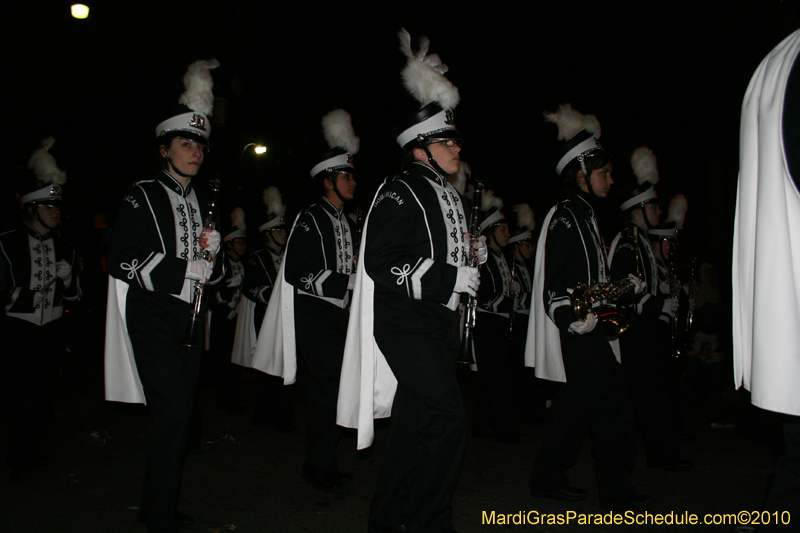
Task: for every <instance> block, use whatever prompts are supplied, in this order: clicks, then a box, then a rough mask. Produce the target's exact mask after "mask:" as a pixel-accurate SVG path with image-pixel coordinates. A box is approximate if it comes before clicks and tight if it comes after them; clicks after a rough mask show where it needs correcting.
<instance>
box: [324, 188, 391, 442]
mask: <svg viewBox="0 0 800 533" xmlns="http://www.w3.org/2000/svg"><path fill="white" fill-rule="evenodd" d="M378 191H380V187H379V188H378ZM376 197H377V193H376ZM372 204H373V205H374V204H375V199H373V200H372ZM371 212H372V210H371V209H370V213H371ZM368 228H369V214H367V218H366V221H365V222H364V230H363V234H362V236H361V246H360V248H359V252H358V256H359V257H360V258H362V260H361V268H358V270H357V272H356V283H355V290H354V292H353V300H352V304H351V307H350V321H349V323H348V325H347V341H346V343H345V348H344V360H343V361H342V377H341V380H340V382H339V402H338V405H337V409H336V423H337V424H339V425H340V426H344V427H348V428H357V429H358V441H357V447H358V449H359V450H363V449H364V448H368V447H370V446H371V445H372V441H373V438H374V436H375V431H374V427H373V421H374V419H375V418H386V417H389V416H391V414H392V403H393V402H394V393H395V391H396V390H397V379H396V378H395V377H394V374H393V373H392V370H391V368H389V363H387V362H386V359H385V358H384V356H383V354H382V353H381V351H380V349H379V348H378V344H377V343H376V342H375V337H374V336H373V331H374V323H375V322H374V302H375V283H374V282H373V280H372V278H370V277H369V275H367V273H366V269H365V268H364V267H363V257H364V243H366V241H367V230H368Z"/></svg>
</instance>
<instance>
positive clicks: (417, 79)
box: [398, 28, 461, 109]
mask: <svg viewBox="0 0 800 533" xmlns="http://www.w3.org/2000/svg"><path fill="white" fill-rule="evenodd" d="M398 37H399V38H400V50H402V52H403V53H404V54H405V56H406V57H407V58H408V62H407V63H406V66H405V68H404V69H403V71H402V72H401V76H402V78H403V84H404V85H405V87H406V89H407V90H408V92H409V93H411V96H413V97H414V98H415V99H416V100H417V101H418V102H419V103H420V104H422V107H424V106H426V105H428V104H430V103H431V102H438V103H439V105H441V106H442V108H444V109H453V108H454V107H456V106H457V105H458V103H459V102H460V101H461V97H460V96H459V94H458V87H456V86H455V85H453V84H452V83H450V80H448V79H447V78H446V77H445V73H446V72H447V70H448V69H447V65H445V64H444V63H442V60H441V59H439V56H438V55H437V54H428V48H429V47H430V41H429V40H428V38H427V37H424V36H423V37H420V39H419V50H417V52H416V53H415V52H414V51H413V50H412V49H411V35H410V34H409V33H408V32H407V31H406V29H405V28H401V29H400V33H398Z"/></svg>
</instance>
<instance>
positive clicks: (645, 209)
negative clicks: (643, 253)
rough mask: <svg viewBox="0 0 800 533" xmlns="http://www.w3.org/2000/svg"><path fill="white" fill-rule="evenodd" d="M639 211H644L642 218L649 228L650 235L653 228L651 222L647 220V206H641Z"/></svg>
mask: <svg viewBox="0 0 800 533" xmlns="http://www.w3.org/2000/svg"><path fill="white" fill-rule="evenodd" d="M639 209H641V211H642V218H643V219H644V225H645V227H646V228H647V232H648V233H649V232H650V230H651V229H653V226H651V225H650V220H649V219H648V218H647V204H641V205H639Z"/></svg>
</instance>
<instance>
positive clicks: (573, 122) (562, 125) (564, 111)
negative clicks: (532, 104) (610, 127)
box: [544, 104, 600, 141]
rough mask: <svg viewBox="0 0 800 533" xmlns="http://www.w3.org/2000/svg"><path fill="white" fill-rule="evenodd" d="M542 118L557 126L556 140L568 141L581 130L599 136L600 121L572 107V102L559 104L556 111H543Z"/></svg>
mask: <svg viewBox="0 0 800 533" xmlns="http://www.w3.org/2000/svg"><path fill="white" fill-rule="evenodd" d="M544 119H545V121H547V122H552V123H553V124H555V125H556V126H558V140H559V141H569V140H570V139H572V138H573V137H575V136H576V135H577V134H578V133H580V132H581V131H582V130H586V131H588V132H589V133H591V134H592V135H593V136H594V137H595V138H597V139H599V138H600V121H599V120H597V117H596V116H594V115H583V114H581V113H579V112H578V111H576V110H574V109H573V108H572V104H561V105H560V106H559V107H558V111H554V112H552V113H548V112H545V113H544Z"/></svg>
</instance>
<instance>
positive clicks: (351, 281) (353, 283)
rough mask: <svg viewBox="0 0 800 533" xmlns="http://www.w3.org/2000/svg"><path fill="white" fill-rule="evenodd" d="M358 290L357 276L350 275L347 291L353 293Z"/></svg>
mask: <svg viewBox="0 0 800 533" xmlns="http://www.w3.org/2000/svg"><path fill="white" fill-rule="evenodd" d="M355 288H356V275H355V274H350V276H349V278H348V279H347V290H348V291H352V290H353V289H355Z"/></svg>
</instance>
